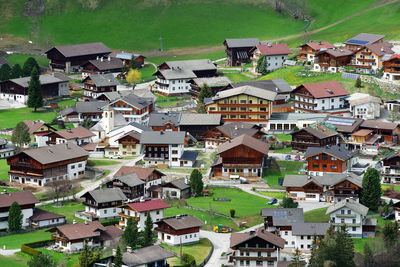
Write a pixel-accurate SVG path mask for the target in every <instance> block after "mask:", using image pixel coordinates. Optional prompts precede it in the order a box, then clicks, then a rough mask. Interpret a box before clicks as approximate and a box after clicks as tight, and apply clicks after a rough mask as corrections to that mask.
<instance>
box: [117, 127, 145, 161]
mask: <svg viewBox="0 0 400 267" xmlns="http://www.w3.org/2000/svg"><path fill="white" fill-rule="evenodd" d="M117 143H118V149H119V151H118V155H121V156H122V157H129V156H137V155H140V153H141V152H142V146H141V145H140V134H139V133H137V132H136V131H130V132H128V133H126V134H124V135H122V136H121V137H120V138H118V139H117Z"/></svg>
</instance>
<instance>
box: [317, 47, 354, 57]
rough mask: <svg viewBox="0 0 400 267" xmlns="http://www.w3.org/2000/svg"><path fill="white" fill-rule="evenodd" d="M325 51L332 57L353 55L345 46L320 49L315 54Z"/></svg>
mask: <svg viewBox="0 0 400 267" xmlns="http://www.w3.org/2000/svg"><path fill="white" fill-rule="evenodd" d="M323 53H327V54H328V55H331V56H333V57H345V56H351V55H353V53H354V52H353V51H351V50H349V49H346V48H340V49H339V48H331V49H321V50H319V52H318V53H317V55H320V54H323Z"/></svg>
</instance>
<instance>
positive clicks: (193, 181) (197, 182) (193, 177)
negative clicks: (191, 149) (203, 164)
mask: <svg viewBox="0 0 400 267" xmlns="http://www.w3.org/2000/svg"><path fill="white" fill-rule="evenodd" d="M203 187H204V183H203V175H202V174H201V172H199V171H198V170H197V169H194V170H193V171H192V173H191V174H190V188H191V190H192V194H194V195H196V196H200V195H201V193H202V192H203Z"/></svg>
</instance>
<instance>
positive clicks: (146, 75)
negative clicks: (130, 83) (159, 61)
mask: <svg viewBox="0 0 400 267" xmlns="http://www.w3.org/2000/svg"><path fill="white" fill-rule="evenodd" d="M155 71H156V69H155V68H154V66H153V65H151V64H146V65H144V67H143V68H141V69H140V73H141V74H142V80H145V81H146V80H154V79H155V77H154V76H153V74H154V72H155Z"/></svg>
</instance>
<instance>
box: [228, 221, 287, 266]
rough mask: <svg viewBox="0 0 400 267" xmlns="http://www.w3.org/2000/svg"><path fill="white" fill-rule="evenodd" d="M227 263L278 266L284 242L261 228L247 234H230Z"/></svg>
mask: <svg viewBox="0 0 400 267" xmlns="http://www.w3.org/2000/svg"><path fill="white" fill-rule="evenodd" d="M229 246H230V248H231V249H232V250H233V252H232V256H230V257H229V262H232V263H233V264H234V266H237V267H239V266H244V265H247V266H274V267H277V266H278V262H279V261H280V250H281V249H283V248H284V246H285V240H284V239H283V238H281V237H279V236H277V235H275V234H273V233H270V232H268V231H266V230H264V229H262V228H260V229H257V230H256V231H250V232H247V233H232V234H231V241H230V245H229Z"/></svg>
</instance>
